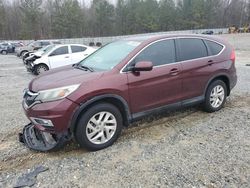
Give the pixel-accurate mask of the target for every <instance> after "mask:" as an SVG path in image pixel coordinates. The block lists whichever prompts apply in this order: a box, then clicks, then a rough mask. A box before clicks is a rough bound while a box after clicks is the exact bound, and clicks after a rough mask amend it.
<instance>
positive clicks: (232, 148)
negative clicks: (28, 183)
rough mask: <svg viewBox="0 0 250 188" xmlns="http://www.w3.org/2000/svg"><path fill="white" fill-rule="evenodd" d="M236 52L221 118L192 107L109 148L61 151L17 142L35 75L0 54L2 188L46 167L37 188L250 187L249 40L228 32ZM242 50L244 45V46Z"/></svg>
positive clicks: (128, 133) (145, 124)
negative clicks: (232, 81) (41, 150)
mask: <svg viewBox="0 0 250 188" xmlns="http://www.w3.org/2000/svg"><path fill="white" fill-rule="evenodd" d="M222 37H224V38H227V39H228V40H229V41H231V42H232V44H233V45H235V47H236V49H237V63H236V66H237V71H238V77H239V80H238V84H237V86H236V88H235V89H234V90H233V92H232V94H231V96H230V97H229V98H228V100H227V103H226V105H225V108H224V109H222V110H221V111H219V112H216V113H212V114H209V113H205V112H202V111H201V109H200V107H193V108H188V109H184V110H180V111H176V112H171V113H166V114H163V115H161V116H158V117H154V118H149V119H146V120H143V121H141V122H139V123H136V124H134V125H132V126H131V127H129V128H128V129H125V130H124V131H123V133H122V135H121V137H120V139H118V141H117V142H116V143H115V144H114V145H113V146H112V147H109V148H107V149H105V150H101V151H98V152H88V151H85V150H83V149H80V148H79V147H78V146H77V145H76V144H75V143H74V142H71V143H69V144H68V145H67V146H66V147H65V148H64V149H63V150H61V151H59V152H54V153H38V152H34V151H30V150H29V149H27V148H26V147H25V146H23V145H22V144H20V143H19V142H18V141H17V134H18V132H19V131H20V130H21V129H22V128H23V125H25V124H26V123H28V120H27V119H26V117H25V116H24V114H23V111H22V107H21V100H22V91H23V89H24V88H25V87H27V85H28V83H29V81H30V80H31V79H32V78H34V76H33V75H31V74H29V73H27V72H26V70H25V68H24V66H23V63H22V61H21V60H20V59H19V58H17V57H16V56H14V55H6V56H3V55H0V100H1V103H0V112H1V113H0V119H1V124H0V187H13V186H14V185H15V183H16V181H17V179H18V177H19V176H21V175H22V174H25V173H27V172H29V171H30V170H32V169H34V168H35V167H37V166H39V165H43V166H45V167H48V168H49V170H48V171H45V172H43V173H41V174H39V175H38V176H37V181H36V184H35V185H34V187H209V188H213V187H250V66H246V64H247V63H249V64H250V46H249V44H250V35H249V34H245V35H224V36H222ZM241 46H242V47H241Z"/></svg>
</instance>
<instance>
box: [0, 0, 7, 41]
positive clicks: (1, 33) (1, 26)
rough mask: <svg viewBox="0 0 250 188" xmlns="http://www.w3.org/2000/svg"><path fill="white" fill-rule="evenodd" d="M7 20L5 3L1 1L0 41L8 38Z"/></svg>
mask: <svg viewBox="0 0 250 188" xmlns="http://www.w3.org/2000/svg"><path fill="white" fill-rule="evenodd" d="M5 30H6V18H5V7H4V4H3V1H2V0H0V39H2V38H4V37H6V36H5Z"/></svg>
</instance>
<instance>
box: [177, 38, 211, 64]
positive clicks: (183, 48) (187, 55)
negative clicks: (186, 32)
mask: <svg viewBox="0 0 250 188" xmlns="http://www.w3.org/2000/svg"><path fill="white" fill-rule="evenodd" d="M178 41H179V49H180V52H179V61H186V60H191V59H197V58H201V57H206V56H208V53H207V48H206V46H205V44H204V42H203V41H202V40H201V39H194V38H187V39H178Z"/></svg>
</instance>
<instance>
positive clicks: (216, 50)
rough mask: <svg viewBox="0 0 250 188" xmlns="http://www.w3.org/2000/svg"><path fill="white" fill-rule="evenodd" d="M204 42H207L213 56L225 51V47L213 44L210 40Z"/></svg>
mask: <svg viewBox="0 0 250 188" xmlns="http://www.w3.org/2000/svg"><path fill="white" fill-rule="evenodd" d="M204 41H205V42H206V44H207V46H208V49H209V52H210V53H211V55H217V54H219V53H220V52H221V50H222V49H223V46H222V45H220V44H218V43H216V42H212V41H209V40H204Z"/></svg>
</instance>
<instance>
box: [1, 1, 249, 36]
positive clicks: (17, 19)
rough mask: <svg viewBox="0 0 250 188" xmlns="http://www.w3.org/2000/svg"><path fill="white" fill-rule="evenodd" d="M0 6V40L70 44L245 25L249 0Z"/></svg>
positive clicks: (12, 3) (6, 3) (15, 3)
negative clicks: (82, 39)
mask: <svg viewBox="0 0 250 188" xmlns="http://www.w3.org/2000/svg"><path fill="white" fill-rule="evenodd" d="M84 2H85V1H84V0H12V1H9V0H0V39H6V40H9V39H41V38H47V39H49V38H72V37H86V36H91V37H94V36H114V35H126V34H135V33H146V32H158V31H171V30H188V29H203V28H219V27H229V26H233V25H235V26H237V27H242V26H245V25H246V24H249V23H250V0H117V1H116V4H111V3H109V1H107V0H93V1H91V4H88V5H86V4H85V3H84Z"/></svg>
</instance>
